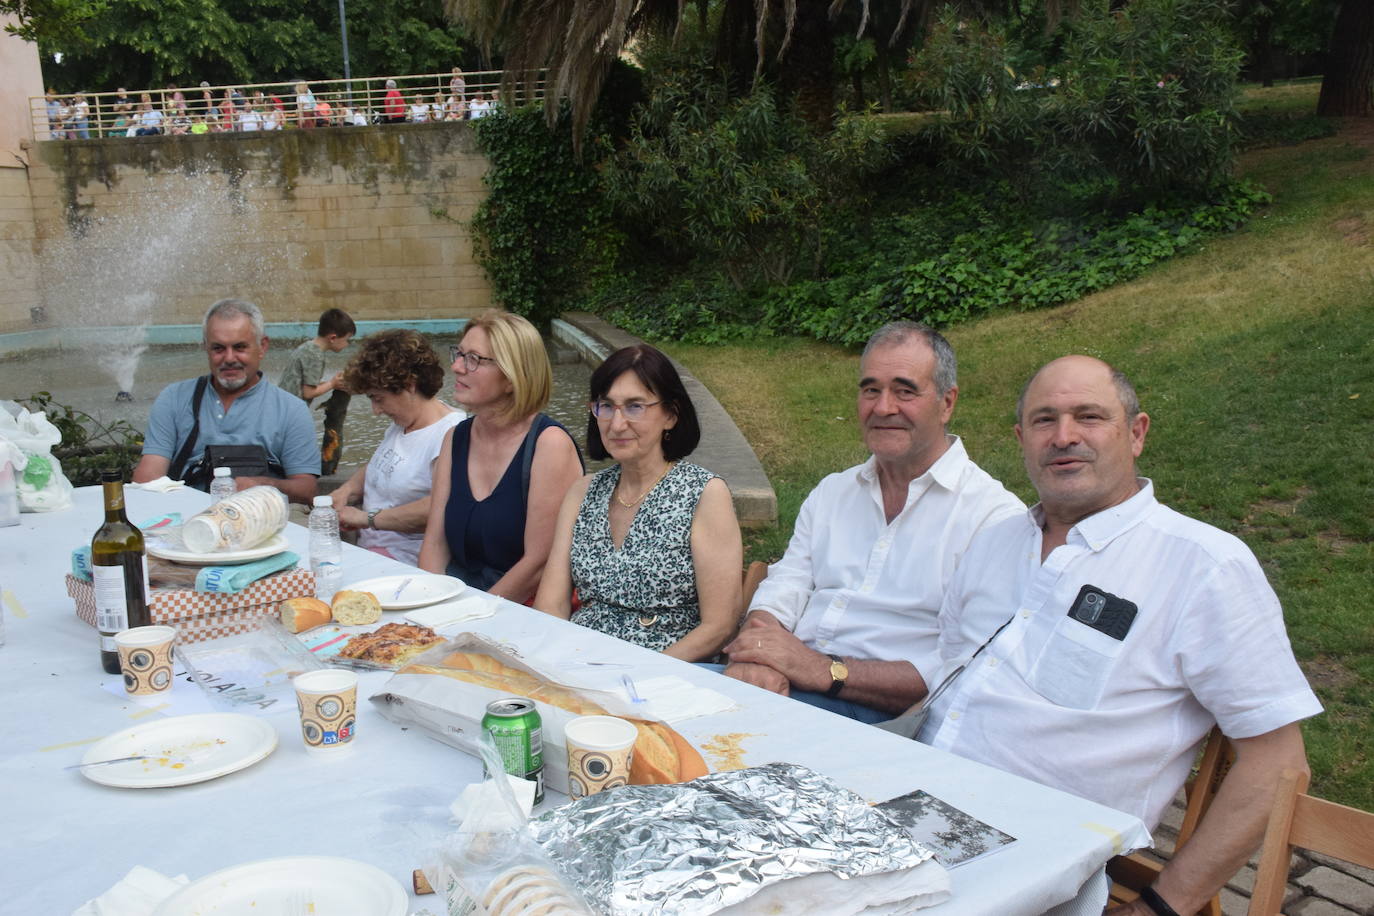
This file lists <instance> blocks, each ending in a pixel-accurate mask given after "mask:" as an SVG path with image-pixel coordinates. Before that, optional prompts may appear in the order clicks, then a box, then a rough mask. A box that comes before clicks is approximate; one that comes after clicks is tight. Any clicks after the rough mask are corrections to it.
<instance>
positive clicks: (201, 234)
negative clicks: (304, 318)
mask: <svg viewBox="0 0 1374 916" xmlns="http://www.w3.org/2000/svg"><path fill="white" fill-rule="evenodd" d="M248 190H249V188H248V187H247V183H246V182H244V181H241V180H234V179H231V178H230V176H226V175H225V174H224V173H221V172H210V171H190V172H184V173H178V174H175V175H167V174H164V175H162V176H160V177H159V181H158V185H157V187H156V188H155V189H154V190H149V191H145V192H141V193H139V194H137V195H125V196H124V198H125V200H132V202H130V203H123V204H121V206H120V208H119V209H111V210H109V211H107V212H101V213H96V214H94V215H82V216H80V217H79V218H78V217H73V218H71V219H69V221H68V226H67V229H68V231H67V233H66V234H65V235H63V236H62V237H60V238H56V239H49V240H47V241H46V242H45V243H44V246H43V252H42V255H41V263H42V269H43V270H44V271H45V273H46V276H47V278H48V279H47V282H46V283H45V284H44V302H43V304H44V307H45V308H46V310H47V314H48V315H49V316H50V317H51V319H52V320H53V321H54V322H56V323H58V324H60V325H61V326H62V327H64V328H65V329H67V330H68V332H69V333H67V334H64V335H63V338H64V339H63V340H62V342H61V344H60V346H61V347H62V349H77V350H80V351H85V352H88V353H90V355H91V356H92V361H93V362H94V363H95V364H96V365H99V366H100V367H101V368H102V369H104V370H105V371H106V372H107V373H108V375H109V376H110V378H111V380H112V381H113V382H114V383H115V385H116V390H117V391H118V395H117V400H119V401H131V400H132V399H133V393H132V392H133V391H134V378H135V375H136V373H137V371H138V365H139V360H140V359H141V358H142V356H143V354H144V352H145V351H146V350H147V348H148V341H147V330H148V326H149V325H150V324H152V323H154V317H155V312H156V310H157V307H158V305H159V304H160V303H164V302H166V301H167V300H169V299H175V298H176V297H178V296H180V297H184V296H186V295H188V293H190V292H191V291H193V290H194V291H197V292H198V291H200V290H204V291H205V292H204V295H203V298H204V305H205V306H208V305H209V304H210V303H211V302H213V301H214V300H216V299H219V298H223V297H225V296H231V295H241V296H242V297H243V298H247V299H250V300H252V299H256V298H258V296H257V293H258V292H260V291H261V290H263V289H264V288H277V287H280V286H281V285H282V283H283V278H284V277H285V276H287V275H288V273H289V267H290V264H289V263H288V258H287V254H286V252H287V248H286V246H285V245H282V244H278V243H274V242H273V241H271V240H270V239H269V238H268V235H267V233H266V232H265V231H264V230H263V227H262V225H261V222H262V221H261V219H260V218H259V214H258V212H257V211H256V209H255V208H254V207H253V206H252V204H251V202H250V201H249V200H248V195H247V194H246V193H245V192H246V191H248ZM74 209H75V208H74ZM86 328H89V329H91V330H92V331H96V332H98V333H96V334H94V335H91V334H82V333H80V331H81V329H86ZM154 394H155V393H154Z"/></svg>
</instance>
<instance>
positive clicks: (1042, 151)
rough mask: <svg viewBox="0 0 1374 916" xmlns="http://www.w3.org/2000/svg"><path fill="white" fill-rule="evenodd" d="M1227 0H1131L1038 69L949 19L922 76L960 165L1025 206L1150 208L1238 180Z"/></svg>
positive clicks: (1086, 17) (974, 28)
mask: <svg viewBox="0 0 1374 916" xmlns="http://www.w3.org/2000/svg"><path fill="white" fill-rule="evenodd" d="M1225 16H1226V9H1225V6H1224V4H1223V3H1221V2H1219V0H1133V2H1132V3H1131V4H1129V5H1128V6H1125V7H1123V8H1121V9H1118V10H1107V9H1105V7H1094V8H1090V9H1085V10H1084V11H1083V12H1082V13H1081V14H1080V15H1079V16H1078V17H1076V18H1075V19H1073V20H1071V21H1069V22H1067V23H1066V24H1065V26H1064V28H1065V29H1067V37H1066V41H1065V48H1064V53H1063V56H1062V59H1061V60H1060V61H1059V62H1057V63H1054V64H1052V65H1049V66H1047V67H1036V68H1028V67H1027V65H1026V63H1025V60H1026V55H1025V52H1024V51H1023V50H1022V49H1020V48H1018V47H1017V46H1016V45H1015V44H1014V43H1013V42H1012V41H1010V40H1009V39H1008V38H1007V36H1006V34H1005V33H1004V32H1002V31H1000V30H998V29H996V28H985V27H983V26H980V25H978V24H976V23H974V22H970V21H965V20H961V19H959V18H957V17H956V16H955V14H954V13H953V12H952V11H948V10H947V11H946V12H945V13H944V14H943V15H942V16H941V18H940V19H939V21H938V23H937V24H936V26H935V27H934V28H933V29H932V32H931V35H930V37H929V39H928V41H927V43H926V46H925V48H924V49H923V50H922V51H921V52H920V54H918V55H917V57H916V60H915V66H914V67H913V69H912V71H911V72H912V79H913V80H915V83H916V86H917V88H918V90H919V91H921V92H922V93H924V95H925V96H926V97H928V98H929V99H930V100H931V101H932V102H933V103H934V104H935V105H936V106H937V107H938V108H939V109H941V110H942V111H943V112H944V116H943V117H941V118H939V119H937V120H936V122H935V127H934V128H933V129H934V131H935V132H936V133H937V135H938V136H939V138H940V140H941V141H942V143H943V144H944V146H945V148H946V150H947V152H948V154H949V156H950V157H951V159H952V160H954V161H956V162H962V163H974V164H977V165H978V166H980V167H982V168H985V169H988V170H991V171H993V172H994V173H995V174H997V175H999V176H1002V177H1004V178H1006V179H1007V180H1009V181H1011V182H1012V183H1013V185H1014V186H1015V187H1016V188H1017V190H1018V191H1019V192H1020V193H1021V194H1022V195H1023V196H1029V195H1031V194H1047V193H1048V194H1050V195H1053V196H1060V197H1066V198H1068V199H1077V200H1084V199H1086V200H1089V201H1094V200H1097V201H1101V200H1113V201H1116V202H1117V203H1124V204H1126V205H1131V206H1139V205H1141V204H1144V203H1146V202H1147V201H1149V200H1152V199H1155V198H1157V197H1158V196H1160V195H1161V194H1164V193H1177V192H1187V193H1194V194H1205V193H1207V192H1209V191H1211V190H1212V189H1214V188H1215V187H1216V186H1218V184H1219V183H1221V182H1223V181H1224V180H1225V179H1226V178H1227V176H1228V175H1229V174H1230V169H1231V163H1232V158H1233V147H1234V144H1235V142H1236V140H1237V132H1236V125H1235V121H1236V112H1235V87H1236V76H1237V73H1238V72H1239V67H1240V61H1241V56H1242V55H1241V52H1240V50H1239V49H1238V48H1237V47H1236V46H1235V43H1234V39H1233V37H1232V35H1231V34H1230V32H1229V31H1228V30H1227V29H1226V28H1225V25H1224V24H1225V21H1226V20H1225Z"/></svg>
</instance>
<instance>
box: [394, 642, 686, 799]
mask: <svg viewBox="0 0 1374 916" xmlns="http://www.w3.org/2000/svg"><path fill="white" fill-rule="evenodd" d="M400 673H401V674H438V675H442V676H443V677H449V678H453V679H454V680H456V681H463V682H465V683H468V684H476V685H477V686H479V687H486V688H487V689H489V690H495V691H497V692H500V693H503V694H506V695H508V696H519V697H526V698H528V699H531V700H534V701H535V702H537V703H547V704H548V705H550V706H556V707H558V708H559V709H563V710H566V711H568V712H570V713H573V714H575V715H579V716H604V715H608V713H607V712H606V710H604V709H602V708H601V707H600V706H599V705H597V704H596V703H593V702H592V701H590V700H586V699H583V698H582V697H581V696H579V695H578V694H577V693H576V692H575V691H572V690H569V689H568V688H566V687H561V686H559V685H557V684H550V683H549V682H548V681H545V680H543V679H541V678H537V677H535V676H533V675H531V674H527V673H526V672H524V671H519V670H517V669H515V668H511V667H509V666H507V665H503V664H501V662H500V661H498V660H497V659H495V658H493V657H492V656H490V655H486V654H485V653H481V652H454V653H451V654H450V655H448V656H447V657H445V658H444V660H443V662H441V663H440V664H439V665H408V666H406V667H405V668H402V669H401V671H400ZM627 721H629V722H631V723H633V724H634V726H635V728H637V729H639V737H638V738H637V739H636V740H635V753H634V758H633V760H632V761H631V763H630V784H631V785H635V786H654V785H664V784H667V783H674V782H686V781H687V780H689V779H696V778H697V777H698V776H705V775H706V774H707V773H709V772H710V770H708V769H707V768H706V761H705V760H704V759H702V756H701V754H700V753H699V752H698V751H697V749H696V748H694V747H692V745H691V744H690V743H689V742H688V741H687V739H686V738H683V737H682V736H681V735H679V734H678V733H677V732H676V731H675V730H674V729H672V728H671V727H670V726H668V725H665V724H663V723H662V722H650V721H647V720H644V719H628V720H627Z"/></svg>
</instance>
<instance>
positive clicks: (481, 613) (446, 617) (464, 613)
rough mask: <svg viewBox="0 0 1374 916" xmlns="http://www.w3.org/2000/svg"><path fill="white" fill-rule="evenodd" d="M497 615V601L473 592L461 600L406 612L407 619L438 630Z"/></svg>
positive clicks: (483, 594)
mask: <svg viewBox="0 0 1374 916" xmlns="http://www.w3.org/2000/svg"><path fill="white" fill-rule="evenodd" d="M495 613H496V600H495V599H494V598H492V597H491V596H490V595H488V594H486V593H485V592H479V591H472V592H469V593H468V594H466V595H464V596H463V597H461V598H455V599H454V600H452V601H443V602H440V603H439V604H431V605H429V606H428V607H417V608H415V609H414V610H413V611H406V613H405V619H406V620H409V621H410V622H411V623H418V624H419V625H420V626H422V627H429V628H430V629H431V630H438V629H441V628H443V627H447V626H452V625H453V624H456V623H465V622H467V621H469V620H481V619H482V618H483V617H490V616H491V615H493V614H495Z"/></svg>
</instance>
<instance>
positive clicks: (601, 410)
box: [587, 400, 663, 422]
mask: <svg viewBox="0 0 1374 916" xmlns="http://www.w3.org/2000/svg"><path fill="white" fill-rule="evenodd" d="M662 403H663V402H662V401H631V402H630V403H628V404H616V403H614V402H613V401H607V400H600V401H592V402H591V403H590V404H588V405H587V407H588V409H589V410H591V412H592V416H594V417H596V418H597V419H598V420H609V419H611V417H613V416H615V412H616V411H617V410H619V411H620V412H621V413H622V414H623V415H624V416H625V419H627V420H629V421H631V422H634V421H635V420H642V419H644V414H645V413H647V412H648V410H649V408H650V407H653V406H654V405H655V404H662Z"/></svg>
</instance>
